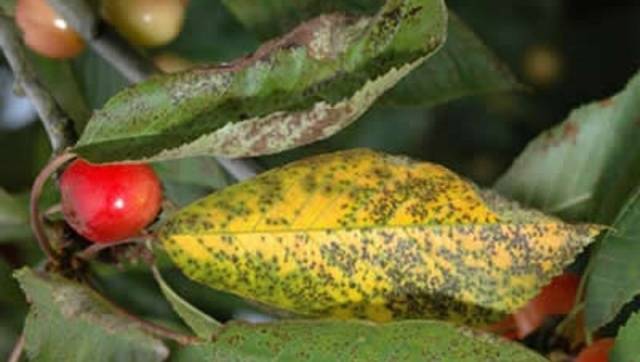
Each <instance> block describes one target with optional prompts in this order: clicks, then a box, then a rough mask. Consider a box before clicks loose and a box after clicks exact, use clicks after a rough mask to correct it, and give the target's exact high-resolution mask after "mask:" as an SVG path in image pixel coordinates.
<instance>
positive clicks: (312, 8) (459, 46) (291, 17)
mask: <svg viewBox="0 0 640 362" xmlns="http://www.w3.org/2000/svg"><path fill="white" fill-rule="evenodd" d="M224 3H225V5H226V6H227V7H228V8H229V9H230V10H231V12H232V13H233V14H234V15H235V16H236V17H237V18H238V19H239V20H240V21H241V22H242V23H243V24H244V25H245V26H246V27H247V28H249V29H251V30H253V31H254V32H255V33H256V34H257V35H259V36H262V37H263V38H264V37H270V36H273V35H274V34H275V33H277V32H282V31H285V30H287V29H290V28H291V27H292V25H293V24H294V23H293V22H294V21H303V20H306V19H308V18H310V17H312V16H315V15H318V14H321V13H328V12H336V11H340V12H360V13H362V12H365V11H370V10H371V9H374V8H375V6H376V5H377V4H379V1H361V0H322V1H318V0H302V1H281V0H269V1H267V0H265V1H252V0H227V1H224ZM449 15H450V18H449V30H448V33H449V34H448V37H447V42H446V43H445V45H444V46H443V47H442V49H441V50H440V51H439V52H438V53H437V54H436V55H434V56H433V58H431V59H430V60H429V61H428V62H426V63H425V64H423V65H421V66H420V67H418V68H417V69H416V70H415V71H413V73H412V74H411V76H410V77H406V78H404V79H403V80H402V81H400V82H399V83H398V85H397V86H396V87H395V88H393V89H392V90H391V91H389V93H388V94H385V95H384V96H383V97H382V98H381V102H382V104H384V105H396V106H433V105H436V104H439V103H443V102H447V101H450V100H453V99H456V98H460V97H464V96H469V95H476V94H482V93H489V92H499V91H508V90H514V89H517V88H520V85H519V84H518V83H517V81H516V80H515V77H514V76H513V74H512V73H511V72H510V71H509V69H507V67H506V66H505V65H504V64H503V63H502V62H501V61H500V60H499V59H498V58H497V57H496V56H495V55H494V54H493V53H492V52H491V50H490V49H489V48H487V47H486V46H485V45H484V44H483V43H482V41H481V40H480V39H479V38H478V37H477V36H476V35H475V34H474V33H473V32H472V31H471V30H470V29H469V28H468V27H467V26H466V24H464V22H463V21H462V20H461V19H460V18H459V17H457V16H455V14H453V13H452V12H449Z"/></svg>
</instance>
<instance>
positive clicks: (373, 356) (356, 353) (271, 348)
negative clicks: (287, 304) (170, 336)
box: [172, 321, 546, 362]
mask: <svg viewBox="0 0 640 362" xmlns="http://www.w3.org/2000/svg"><path fill="white" fill-rule="evenodd" d="M172 357H173V361H176V362H190V361H246V362H248V361H300V362H303V361H318V362H320V361H367V362H375V361H442V362H454V361H455V362H471V361H474V362H475V361H495V362H500V361H505V362H507V361H509V362H520V361H521V362H525V361H526V362H536V361H546V359H544V358H543V357H541V356H540V355H538V354H536V353H535V352H533V351H530V350H527V349H526V348H524V347H523V346H520V345H518V344H516V343H513V342H509V341H507V340H505V339H501V338H498V337H494V336H492V335H489V334H484V333H480V332H477V331H472V330H469V329H466V328H460V327H455V326H453V325H451V324H448V323H444V322H438V321H405V322H396V323H387V324H373V323H367V322H357V321H351V322H338V321H315V322H310V321H291V322H279V323H271V324H261V325H250V324H242V323H229V324H228V325H227V326H226V327H225V328H224V329H222V330H221V332H220V334H219V335H218V336H217V337H216V342H215V343H210V344H202V345H196V346H192V347H186V348H183V349H180V350H177V351H176V352H175V353H174V355H173V356H172Z"/></svg>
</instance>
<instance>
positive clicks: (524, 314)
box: [513, 273, 580, 338]
mask: <svg viewBox="0 0 640 362" xmlns="http://www.w3.org/2000/svg"><path fill="white" fill-rule="evenodd" d="M579 284H580V277H579V276H577V275H575V274H570V273H566V274H563V275H560V276H557V277H555V278H553V279H552V280H551V283H549V285H547V286H546V287H544V288H543V289H542V291H541V292H540V294H538V295H537V296H536V297H535V298H534V299H532V300H531V301H529V303H528V304H527V305H525V306H524V307H522V308H520V309H519V310H518V311H517V312H516V313H514V315H513V318H514V319H515V322H516V325H517V327H518V338H524V337H526V336H527V335H528V334H529V333H531V332H533V331H534V330H536V329H538V327H540V325H542V323H543V322H544V320H545V318H547V317H548V316H551V315H560V314H567V313H569V312H570V311H571V309H573V306H574V304H575V299H576V293H577V292H578V285H579Z"/></svg>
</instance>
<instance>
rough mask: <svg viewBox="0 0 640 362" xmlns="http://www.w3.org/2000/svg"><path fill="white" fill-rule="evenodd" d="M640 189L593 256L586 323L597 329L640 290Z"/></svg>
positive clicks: (623, 209) (587, 292) (639, 292)
mask: <svg viewBox="0 0 640 362" xmlns="http://www.w3.org/2000/svg"><path fill="white" fill-rule="evenodd" d="M638 260H640V190H636V192H635V194H634V195H633V196H632V197H631V198H630V199H629V201H628V202H627V204H626V205H625V206H624V207H623V208H622V210H621V211H620V214H619V215H618V217H617V218H616V220H615V222H614V223H613V225H612V228H611V229H609V230H608V231H607V232H606V234H604V236H603V238H602V239H601V242H600V245H599V247H598V248H597V249H596V252H595V254H594V256H593V257H592V259H591V261H590V262H591V264H590V267H591V268H592V269H591V273H589V274H588V279H587V284H586V286H587V287H586V297H585V300H586V309H585V316H586V324H587V328H589V330H591V331H594V330H596V329H598V328H599V327H601V326H603V325H605V324H606V323H608V322H609V321H611V320H613V319H614V318H615V317H616V315H617V314H618V313H619V312H620V310H621V309H622V307H623V306H624V305H625V304H626V303H628V302H629V301H631V300H632V299H633V298H634V297H635V296H636V295H638V294H640V263H638Z"/></svg>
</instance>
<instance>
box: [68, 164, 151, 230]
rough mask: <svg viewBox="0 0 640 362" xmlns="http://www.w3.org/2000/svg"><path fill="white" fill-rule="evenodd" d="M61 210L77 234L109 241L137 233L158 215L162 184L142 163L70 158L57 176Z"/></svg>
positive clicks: (149, 168) (148, 167)
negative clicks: (91, 161)
mask: <svg viewBox="0 0 640 362" xmlns="http://www.w3.org/2000/svg"><path fill="white" fill-rule="evenodd" d="M60 192H61V195H62V212H63V213H64V216H65V219H66V220H67V223H69V225H70V226H71V227H72V228H73V229H74V230H75V231H76V232H77V233H78V234H80V235H82V236H84V237H85V238H87V239H89V240H91V241H93V242H97V243H111V242H115V241H119V240H123V239H127V238H131V237H134V236H137V235H139V234H140V232H141V231H142V230H143V229H144V228H145V227H146V226H147V225H149V224H150V223H151V222H152V221H153V220H154V219H155V218H156V216H157V215H158V212H159V211H160V205H161V202H162V188H161V186H160V181H159V180H158V177H157V176H156V174H155V172H154V171H153V169H152V168H151V167H150V166H148V165H144V164H107V165H96V164H91V163H89V162H87V161H85V160H82V159H77V160H75V161H73V162H72V163H71V164H70V165H69V167H67V169H66V170H65V171H64V173H63V174H62V177H61V178H60Z"/></svg>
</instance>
